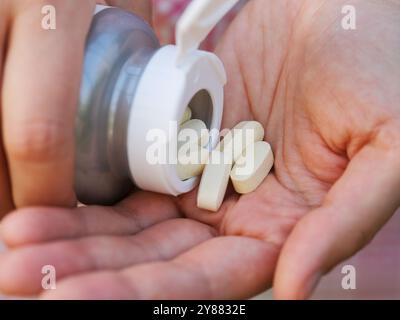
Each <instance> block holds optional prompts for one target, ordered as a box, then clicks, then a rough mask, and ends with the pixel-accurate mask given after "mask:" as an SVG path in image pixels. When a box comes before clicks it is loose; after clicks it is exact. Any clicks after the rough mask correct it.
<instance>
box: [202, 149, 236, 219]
mask: <svg viewBox="0 0 400 320" xmlns="http://www.w3.org/2000/svg"><path fill="white" fill-rule="evenodd" d="M225 162H228V163H225ZM230 162H231V161H224V154H223V153H222V152H219V151H218V150H214V151H212V152H211V154H210V157H209V161H208V163H207V164H206V166H205V168H204V171H203V175H202V177H201V181H200V186H199V191H198V194H197V206H198V207H199V208H201V209H205V210H210V211H215V212H216V211H218V210H219V208H220V207H221V204H222V201H223V200H224V197H225V192H226V188H227V186H228V183H229V174H230V172H231V169H232V164H231V163H230Z"/></svg>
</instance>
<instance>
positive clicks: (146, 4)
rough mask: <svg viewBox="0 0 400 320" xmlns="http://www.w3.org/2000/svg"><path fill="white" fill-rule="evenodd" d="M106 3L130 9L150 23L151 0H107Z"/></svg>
mask: <svg viewBox="0 0 400 320" xmlns="http://www.w3.org/2000/svg"><path fill="white" fill-rule="evenodd" d="M107 3H108V4H109V5H110V6H114V7H119V8H122V9H125V10H128V11H132V12H134V13H136V14H137V15H139V16H141V17H142V18H143V19H145V20H146V21H148V22H149V23H150V24H151V22H152V5H151V0H107Z"/></svg>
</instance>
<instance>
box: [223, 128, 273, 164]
mask: <svg viewBox="0 0 400 320" xmlns="http://www.w3.org/2000/svg"><path fill="white" fill-rule="evenodd" d="M264 133H265V132H264V127H263V126H262V124H261V123H259V122H257V121H242V122H240V123H239V124H237V125H236V126H235V127H234V128H233V129H232V130H231V131H230V132H228V133H227V134H226V135H225V136H224V138H223V140H222V141H221V142H220V143H219V144H218V146H217V148H216V149H217V150H219V151H221V152H225V153H228V154H229V153H231V154H232V159H233V162H235V161H236V160H237V159H238V158H239V157H240V156H241V155H242V153H243V151H244V150H245V149H246V147H247V145H249V144H252V143H254V142H257V141H262V140H263V139H264Z"/></svg>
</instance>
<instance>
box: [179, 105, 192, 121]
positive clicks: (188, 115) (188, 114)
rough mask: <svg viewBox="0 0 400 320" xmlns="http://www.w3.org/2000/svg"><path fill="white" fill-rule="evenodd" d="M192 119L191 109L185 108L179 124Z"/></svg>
mask: <svg viewBox="0 0 400 320" xmlns="http://www.w3.org/2000/svg"><path fill="white" fill-rule="evenodd" d="M190 119H192V110H191V109H190V108H186V110H185V113H184V114H183V116H182V119H181V122H180V124H181V125H182V124H184V123H185V122H187V121H189V120H190Z"/></svg>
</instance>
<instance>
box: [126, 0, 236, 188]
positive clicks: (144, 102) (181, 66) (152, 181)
mask: <svg viewBox="0 0 400 320" xmlns="http://www.w3.org/2000/svg"><path fill="white" fill-rule="evenodd" d="M237 1H238V0H207V1H206V0H195V1H193V2H192V3H191V4H190V5H189V6H188V8H187V9H186V11H185V13H184V14H183V16H182V17H181V19H180V20H179V22H178V25H177V30H176V38H177V45H176V46H173V45H169V46H165V47H163V48H161V49H159V50H158V51H157V52H156V53H155V54H154V55H153V57H152V58H151V60H150V61H149V63H148V65H147V66H146V69H145V70H144V72H143V74H142V76H141V79H140V81H139V83H138V87H137V89H136V93H135V98H134V101H133V106H132V109H131V114H130V119H129V125H128V139H127V144H128V146H127V150H128V162H129V168H130V172H131V175H132V179H133V180H134V182H135V184H136V185H137V186H138V187H139V188H141V189H143V190H147V191H153V192H160V193H165V194H171V195H179V194H182V193H186V192H189V191H191V190H192V189H194V188H195V187H196V185H197V184H198V181H199V178H192V179H189V180H185V181H182V180H180V179H179V177H178V174H177V171H176V162H174V161H172V162H170V161H169V160H171V159H168V154H169V153H170V152H169V150H174V149H175V148H176V147H175V146H176V143H177V133H176V132H174V130H171V122H175V123H177V124H179V123H180V120H181V118H182V116H183V114H184V112H185V110H186V108H187V107H188V106H189V105H190V107H191V109H192V112H193V118H197V119H201V120H203V121H204V122H205V123H206V124H207V126H208V128H209V129H210V130H211V129H217V130H219V129H220V127H221V121H222V111H223V87H224V86H225V84H226V81H227V80H226V73H225V69H224V66H223V64H222V62H221V61H220V59H219V58H218V57H217V56H216V55H215V54H213V53H209V52H205V51H200V50H197V48H198V47H199V45H200V43H201V42H202V41H203V40H204V38H205V37H206V36H207V34H208V33H209V32H210V31H211V30H212V29H213V27H214V26H215V25H216V24H217V23H218V21H219V20H220V19H221V18H222V17H223V16H224V15H225V14H226V13H227V12H228V11H229V9H231V8H232V7H233V5H234V4H235V3H236V2H237ZM202 100H204V101H202ZM157 132H159V133H161V132H162V133H164V134H165V138H166V139H165V141H163V144H164V147H163V148H162V149H163V150H166V154H167V159H166V162H161V163H156V164H154V163H151V162H150V161H149V157H148V155H149V152H150V150H152V146H153V147H154V143H155V140H151V138H154V137H151V135H152V134H153V133H154V134H156V133H157ZM211 133H212V134H211V139H210V145H212V146H215V144H216V143H217V142H218V138H219V135H218V133H217V132H216V130H213V131H212V132H211ZM157 142H158V143H159V142H160V139H158V140H157ZM157 146H158V147H159V146H160V145H159V144H158V145H157ZM175 150H176V149H175ZM161 160H162V159H161Z"/></svg>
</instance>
